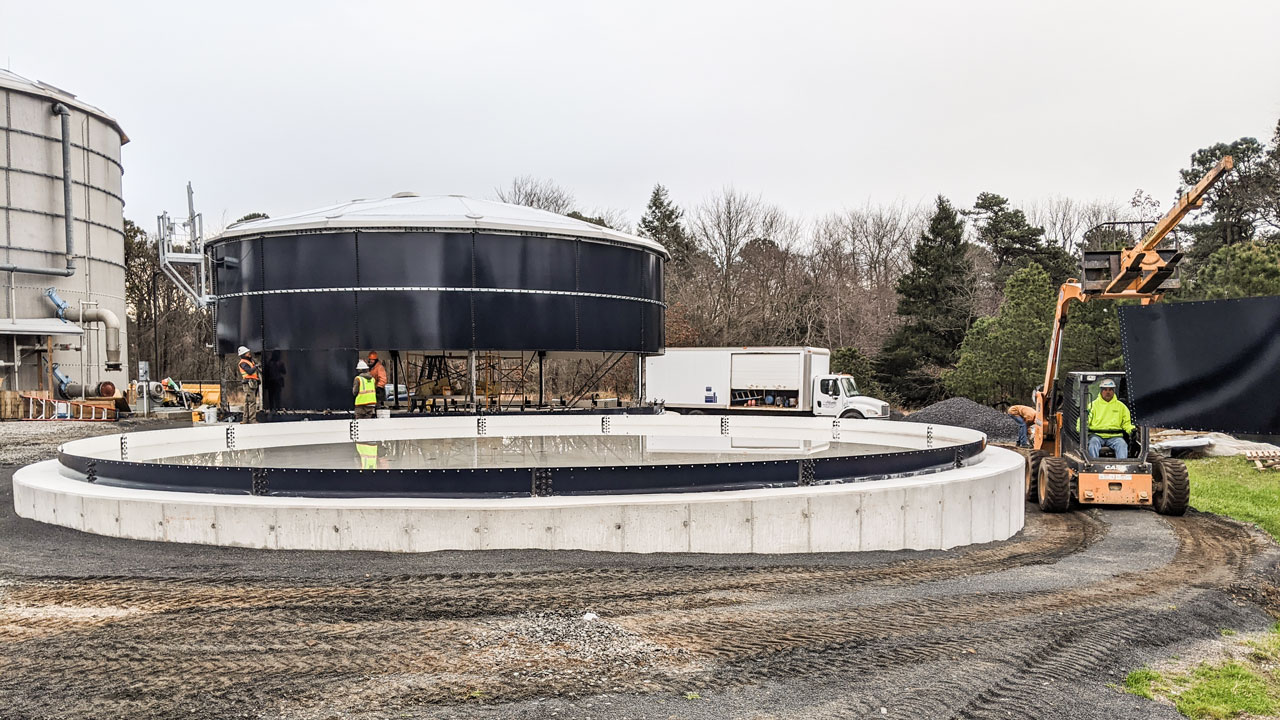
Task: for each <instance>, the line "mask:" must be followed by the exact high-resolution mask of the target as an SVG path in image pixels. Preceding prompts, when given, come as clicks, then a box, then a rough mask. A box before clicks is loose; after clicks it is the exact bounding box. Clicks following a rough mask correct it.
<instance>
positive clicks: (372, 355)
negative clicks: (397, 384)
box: [369, 350, 387, 407]
mask: <svg viewBox="0 0 1280 720" xmlns="http://www.w3.org/2000/svg"><path fill="white" fill-rule="evenodd" d="M369 374H370V375H372V376H373V381H374V383H375V384H376V385H377V394H378V407H382V405H383V404H384V403H385V402H386V401H387V368H386V367H385V366H384V365H383V364H382V363H381V362H380V361H379V360H378V351H377V350H370V351H369Z"/></svg>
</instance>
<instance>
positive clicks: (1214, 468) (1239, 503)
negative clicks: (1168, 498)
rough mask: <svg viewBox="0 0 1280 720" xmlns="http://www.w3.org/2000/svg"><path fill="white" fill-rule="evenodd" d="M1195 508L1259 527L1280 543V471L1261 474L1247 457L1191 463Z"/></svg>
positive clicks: (1194, 461)
mask: <svg viewBox="0 0 1280 720" xmlns="http://www.w3.org/2000/svg"><path fill="white" fill-rule="evenodd" d="M1187 469H1188V471H1189V472H1190V473H1191V506H1192V507H1194V508H1196V509H1197V510H1202V511H1204V512H1211V513H1215V514H1217V515H1225V516H1227V517H1230V518H1234V519H1236V520H1239V521H1241V522H1246V523H1256V524H1257V525H1258V527H1261V528H1262V529H1263V530H1265V531H1266V532H1268V533H1270V534H1271V537H1273V538H1275V539H1277V540H1280V471H1276V470H1261V471H1259V470H1257V469H1255V468H1254V466H1253V463H1252V462H1250V461H1249V460H1246V459H1245V458H1243V457H1223V458H1204V459H1201V460H1188V461H1187Z"/></svg>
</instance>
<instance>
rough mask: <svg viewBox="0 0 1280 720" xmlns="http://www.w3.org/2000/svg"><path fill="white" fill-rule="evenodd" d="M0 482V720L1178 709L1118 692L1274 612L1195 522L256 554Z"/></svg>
mask: <svg viewBox="0 0 1280 720" xmlns="http://www.w3.org/2000/svg"><path fill="white" fill-rule="evenodd" d="M12 470H13V468H12V467H9V468H2V469H0V488H2V490H0V717H3V718H108V717H128V718H178V717H183V718H186V717H215V718H361V719H373V718H379V719H381V718H545V717H555V718H721V717H742V718H794V717H806V718H857V717H873V718H935V717H936V718H952V717H956V718H1107V719H1108V720H1117V719H1120V718H1152V717H1179V716H1178V715H1177V714H1176V713H1174V711H1173V710H1172V709H1171V708H1169V707H1167V706H1162V705H1157V704H1155V703H1152V702H1149V701H1146V700H1143V699H1141V698H1137V697H1134V696H1130V695H1125V694H1123V693H1121V692H1119V691H1118V690H1117V689H1116V688H1115V684H1116V683H1119V682H1122V681H1123V678H1124V675H1125V673H1126V672H1127V671H1128V670H1130V669H1132V668H1135V667H1138V666H1141V665H1142V664H1143V663H1145V662H1151V661H1156V660H1160V659H1164V658H1167V657H1170V656H1171V655H1177V654H1178V653H1179V652H1184V651H1186V649H1188V648H1190V647H1192V646H1193V645H1195V644H1196V643H1198V642H1202V641H1205V640H1208V639H1211V638H1214V637H1217V636H1218V635H1219V633H1220V631H1221V629H1222V628H1224V627H1230V628H1234V629H1237V630H1258V629H1262V628H1265V627H1267V626H1268V625H1269V624H1270V623H1271V622H1272V621H1273V618H1272V615H1271V613H1274V612H1277V611H1280V593H1278V591H1277V585H1276V584H1277V581H1278V580H1280V573H1278V572H1277V562H1278V560H1280V553H1278V552H1277V550H1276V548H1275V546H1274V544H1273V543H1271V542H1270V540H1268V539H1266V538H1265V537H1263V536H1262V535H1261V534H1259V533H1257V532H1256V531H1254V530H1251V529H1248V528H1245V527H1243V526H1241V525H1239V524H1237V523H1234V522H1231V521H1227V520H1223V519H1220V518H1217V517H1214V516H1210V515H1204V514H1199V513H1194V512H1193V513H1190V514H1188V515H1187V516H1186V517H1183V518H1164V517H1161V516H1158V515H1156V514H1154V513H1152V512H1149V511H1143V510H1136V509H1116V510H1106V511H1101V512H1100V511H1096V510H1094V511H1089V512H1076V513H1069V514H1066V515H1056V516H1046V515H1042V514H1040V513H1039V512H1038V511H1035V510H1034V509H1032V508H1030V507H1029V508H1028V514H1027V526H1026V529H1025V530H1024V531H1023V532H1022V533H1020V534H1019V535H1018V536H1017V537H1015V538H1014V539H1012V540H1009V541H1006V542H1000V543H992V544H988V545H983V546H976V547H972V548H967V549H962V550H957V551H951V552H945V553H944V552H898V553H859V554H850V555H805V556H794V555H793V556H773V557H752V556H706V555H648V556H628V555H615V554H608V553H584V552H561V553H551V552H541V551H537V552H534V551H531V552H482V553H462V552H443V553H432V554H427V555H417V556H409V555H394V554H385V553H313V552H269V551H252V550H244V549H235V548H210V547H200V546H184V545H166V544H159V543H144V542H136V541H126V540H117V539H110V538H101V537H96V536H91V535H85V534H82V533H78V532H75V531H71V530H66V529H63V528H56V527H50V526H45V525H41V524H38V523H34V522H31V521H28V520H21V519H18V518H16V517H15V516H14V515H13V511H12V495H11V489H10V483H9V480H10V477H11V475H12ZM588 613H591V614H592V615H594V617H592V616H589V615H587V614H588ZM584 616H586V617H585V618H584Z"/></svg>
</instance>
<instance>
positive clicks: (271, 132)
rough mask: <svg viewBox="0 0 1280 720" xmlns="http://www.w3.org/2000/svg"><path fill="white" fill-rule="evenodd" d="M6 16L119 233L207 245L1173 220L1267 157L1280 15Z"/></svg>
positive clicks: (115, 12) (2, 11)
mask: <svg viewBox="0 0 1280 720" xmlns="http://www.w3.org/2000/svg"><path fill="white" fill-rule="evenodd" d="M195 5H196V3H176V2H165V3H152V4H143V3H131V2H112V3H106V2H101V1H98V2H93V3H82V2H66V1H63V2H57V3H37V2H33V1H31V0H0V61H3V62H5V63H6V66H7V67H8V68H9V69H11V70H13V71H14V72H16V73H18V74H20V75H23V76H26V77H28V78H31V79H33V80H43V81H46V82H49V83H51V84H54V85H57V86H59V87H62V88H65V89H67V90H69V91H71V92H74V93H76V94H77V95H79V96H80V97H81V98H82V99H83V100H85V101H86V102H89V103H92V104H94V105H97V106H98V107H100V108H102V109H103V110H105V111H106V112H107V113H109V114H111V115H113V116H114V117H115V118H116V119H117V120H119V121H120V123H121V125H122V126H123V127H124V129H125V131H126V132H127V133H128V134H129V137H130V138H131V139H132V142H130V143H129V144H128V145H127V146H126V147H125V148H124V167H125V187H124V189H125V200H126V202H127V206H126V208H125V216H126V217H128V218H129V219H131V220H134V221H135V222H138V223H139V224H141V225H143V227H145V228H148V229H150V228H153V227H154V224H155V216H156V215H157V214H158V213H159V212H160V211H161V210H165V209H167V210H170V211H184V210H185V202H186V198H185V193H184V190H183V186H184V184H185V183H186V181H187V180H192V181H194V183H195V188H196V193H197V203H198V209H200V210H202V211H203V212H204V213H205V216H206V219H207V224H208V225H210V226H217V225H221V224H225V223H229V222H231V221H233V220H235V219H236V218H238V217H240V216H241V215H243V214H244V213H247V212H251V211H263V212H267V213H269V214H272V215H279V214H285V213H289V212H294V211H299V210H305V209H309V208H313V207H318V206H321V205H324V204H328V203H331V202H336V201H343V200H349V199H352V198H357V197H381V196H387V195H390V194H391V193H393V192H396V191H400V190H415V191H418V192H421V193H423V194H436V193H463V194H467V195H472V196H477V197H492V196H493V194H494V193H493V188H494V187H495V186H498V185H504V184H506V183H507V182H509V181H510V179H511V178H512V177H514V176H516V175H523V174H529V175H533V176H536V177H539V178H550V179H553V180H555V181H556V182H557V183H559V184H561V185H563V186H565V187H567V188H569V189H571V190H572V191H573V192H574V193H575V194H576V196H577V197H578V200H579V204H580V205H581V206H582V208H583V209H584V210H588V211H589V210H592V209H594V208H598V207H601V208H603V207H609V208H617V209H621V210H624V211H625V212H626V214H627V217H628V219H629V220H630V221H632V222H635V221H636V220H638V219H639V217H640V215H641V213H642V211H643V208H644V204H645V202H646V200H647V199H648V195H649V191H650V190H651V188H652V186H653V184H654V183H655V182H661V183H663V184H664V185H666V186H667V187H668V188H670V190H671V193H672V195H673V196H674V198H675V199H676V201H677V202H679V203H681V204H682V205H684V206H686V207H690V206H692V205H695V204H697V203H698V202H700V201H702V200H703V199H705V198H706V197H708V196H710V195H712V194H714V193H716V192H718V191H719V190H720V189H721V188H723V187H724V186H726V185H733V186H734V187H736V188H737V189H739V190H743V191H747V192H751V193H759V194H761V195H762V196H763V197H764V198H765V199H766V200H768V201H771V202H773V203H776V204H778V205H780V206H782V207H783V208H784V209H786V210H788V211H790V212H792V213H794V214H796V215H798V216H801V217H806V218H811V217H815V216H818V215H821V214H823V213H826V212H830V211H835V210H840V209H842V208H845V207H858V206H861V205H863V204H865V203H867V202H872V203H894V202H907V203H915V202H921V201H923V202H927V201H929V200H930V199H931V198H932V197H933V196H934V195H936V194H938V193H942V194H944V195H947V196H948V197H950V198H951V199H952V200H953V201H954V202H956V203H957V204H960V205H969V204H971V203H972V202H973V200H974V198H975V197H976V195H977V193H978V192H980V191H983V190H991V191H995V192H999V193H1001V194H1004V195H1006V196H1009V197H1010V198H1012V199H1013V200H1014V201H1015V202H1017V203H1023V202H1027V201H1031V200H1035V199H1040V198H1047V197H1049V196H1055V195H1057V196H1069V197H1073V198H1077V199H1081V200H1086V199H1109V198H1114V199H1118V200H1122V201H1125V202H1127V201H1128V199H1129V197H1130V196H1131V195H1132V194H1133V191H1134V189H1136V188H1144V189H1146V190H1147V191H1148V192H1150V193H1151V194H1152V195H1154V196H1155V197H1156V198H1157V199H1159V200H1161V201H1162V202H1166V203H1167V202H1168V201H1170V200H1171V199H1172V194H1173V192H1174V191H1175V190H1176V185H1177V179H1178V178H1177V171H1178V169H1179V168H1181V167H1184V166H1185V165H1186V164H1187V159H1188V157H1189V155H1190V153H1191V152H1193V151H1194V150H1196V149H1197V148H1200V147H1203V146H1205V145H1209V144H1211V143H1214V142H1218V141H1230V140H1234V139H1236V138H1239V137H1241V136H1246V135H1247V136H1255V137H1258V138H1259V139H1261V140H1267V139H1269V138H1270V136H1271V134H1272V132H1273V131H1274V129H1275V126H1276V121H1277V119H1280V42H1277V39H1276V38H1277V37H1280V2H1273V1H1271V0H1257V1H1256V2H1231V1H1223V0H1216V1H1215V2H1204V1H1203V0H1202V1H1201V2H1170V1H1168V0H1161V1H1151V2H1145V1H1144V2H1121V1H1119V0H1112V1H1111V2H1078V1H1077V2H1071V3H1044V2H977V1H975V0H966V1H965V2H919V3H893V2H874V3H872V2H865V3H864V2H796V1H792V2H786V3H783V2H772V3H759V2H742V1H737V2H691V1H686V2H658V1H655V0H646V1H645V2H597V3H589V2H558V1H552V0H543V1H541V2H456V1H455V2H413V3H410V2H404V3H389V2H368V3H364V2H362V3H355V2H341V3H331V2H306V3H301V2H299V3H277V2H262V1H260V2H253V3H241V2H218V3H204V4H201V5H206V6H207V7H206V8H205V9H197V8H196V7H195Z"/></svg>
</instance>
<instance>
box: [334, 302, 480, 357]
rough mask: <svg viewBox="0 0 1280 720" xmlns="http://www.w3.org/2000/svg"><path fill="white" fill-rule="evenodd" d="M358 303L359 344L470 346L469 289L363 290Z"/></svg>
mask: <svg viewBox="0 0 1280 720" xmlns="http://www.w3.org/2000/svg"><path fill="white" fill-rule="evenodd" d="M359 305H360V346H361V347H364V348H403V349H408V348H412V349H414V350H448V349H458V348H470V347H471V293H470V292H405V291H376V292H374V291H364V292H361V293H359Z"/></svg>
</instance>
